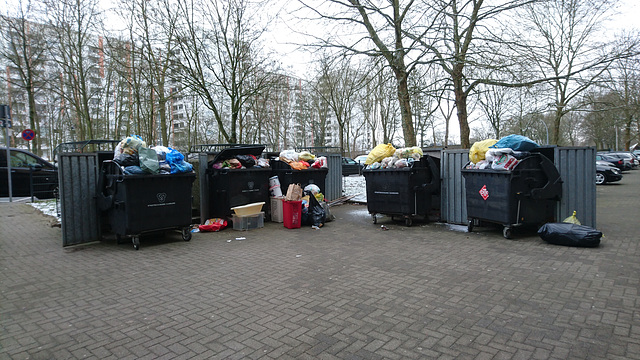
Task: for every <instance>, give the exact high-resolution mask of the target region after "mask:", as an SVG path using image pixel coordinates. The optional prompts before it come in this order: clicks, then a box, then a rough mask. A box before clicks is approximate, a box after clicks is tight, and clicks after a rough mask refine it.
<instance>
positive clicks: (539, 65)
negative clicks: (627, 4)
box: [521, 0, 637, 144]
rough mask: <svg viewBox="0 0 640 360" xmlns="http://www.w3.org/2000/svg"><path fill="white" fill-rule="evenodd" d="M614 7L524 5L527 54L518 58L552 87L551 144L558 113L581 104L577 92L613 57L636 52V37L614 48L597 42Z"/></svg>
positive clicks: (604, 0)
mask: <svg viewBox="0 0 640 360" xmlns="http://www.w3.org/2000/svg"><path fill="white" fill-rule="evenodd" d="M614 5H615V1H610V0H593V1H586V0H550V1H545V2H539V3H535V4H529V5H527V7H526V8H525V9H526V11H525V12H523V16H522V18H521V20H522V22H523V25H524V27H523V34H526V35H527V37H526V39H527V40H526V42H527V47H526V49H527V52H526V53H522V54H521V57H522V60H523V62H525V63H526V64H529V66H530V67H531V68H532V69H535V71H537V73H538V74H540V75H538V76H537V77H538V78H545V79H547V80H546V81H545V82H546V83H547V84H548V86H549V88H550V89H551V90H552V91H551V92H549V93H550V94H552V95H553V96H552V97H551V98H550V101H549V103H550V104H552V107H553V111H554V120H553V124H552V139H551V142H552V143H553V144H560V143H561V140H562V138H561V134H562V131H561V124H562V119H563V117H564V116H565V115H567V114H569V113H570V112H572V111H576V110H579V109H581V108H583V107H584V105H585V104H583V103H582V101H581V99H582V97H581V95H582V94H584V93H585V91H587V90H588V89H589V88H591V87H592V86H594V85H597V84H598V83H599V81H601V80H602V76H603V74H604V72H605V71H606V70H607V69H608V68H609V67H610V66H611V64H612V63H613V62H614V61H615V60H616V59H621V58H626V57H628V56H630V55H632V54H633V53H634V52H635V50H634V48H635V47H636V46H637V40H635V41H632V42H626V43H624V44H622V45H621V46H617V47H615V46H609V44H607V43H603V42H600V41H597V39H599V36H600V30H601V24H602V21H603V20H605V18H606V16H607V15H608V14H609V10H610V9H611V7H612V6H614ZM534 76H535V75H534Z"/></svg>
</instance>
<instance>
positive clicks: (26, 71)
mask: <svg viewBox="0 0 640 360" xmlns="http://www.w3.org/2000/svg"><path fill="white" fill-rule="evenodd" d="M15 10H16V14H14V16H9V14H7V16H2V17H1V21H2V24H3V28H2V29H1V30H0V33H1V35H0V36H2V40H3V41H4V46H3V47H2V52H1V53H0V57H1V58H3V59H4V60H6V61H7V63H8V64H9V66H8V68H7V75H8V76H7V79H6V80H7V83H8V84H9V86H11V87H12V88H15V89H17V91H21V92H24V93H25V94H26V97H27V107H28V109H29V110H28V111H29V112H28V122H29V127H30V128H31V129H33V130H34V131H35V132H36V133H37V134H38V136H36V137H34V138H33V140H31V141H30V150H31V151H32V152H34V153H36V154H42V151H41V144H40V141H41V139H40V138H41V136H42V132H41V131H40V130H41V128H40V126H41V124H40V116H39V114H38V111H37V106H36V97H37V95H38V93H41V92H42V91H43V89H44V87H45V85H46V75H45V71H44V70H45V65H46V59H47V52H48V49H47V39H46V33H45V31H46V29H45V27H44V26H43V25H42V24H38V23H37V22H34V20H35V18H36V16H35V15H36V14H35V13H36V11H37V10H36V9H34V7H33V4H32V3H31V2H28V3H26V4H24V3H23V2H22V1H21V0H20V1H18V4H17V6H16V8H15ZM14 72H15V73H16V74H17V77H13V76H11V75H13V73H14ZM9 96H11V93H9ZM14 117H16V116H15V113H14Z"/></svg>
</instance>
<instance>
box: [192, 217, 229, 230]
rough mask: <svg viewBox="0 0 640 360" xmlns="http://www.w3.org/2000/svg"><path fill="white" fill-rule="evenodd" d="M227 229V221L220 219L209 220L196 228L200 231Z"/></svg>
mask: <svg viewBox="0 0 640 360" xmlns="http://www.w3.org/2000/svg"><path fill="white" fill-rule="evenodd" d="M226 227H227V220H224V219H220V218H213V219H209V220H207V221H205V222H204V224H203V225H200V226H198V229H199V230H200V231H220V230H222V229H224V228H226Z"/></svg>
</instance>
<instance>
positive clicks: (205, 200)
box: [194, 153, 210, 224]
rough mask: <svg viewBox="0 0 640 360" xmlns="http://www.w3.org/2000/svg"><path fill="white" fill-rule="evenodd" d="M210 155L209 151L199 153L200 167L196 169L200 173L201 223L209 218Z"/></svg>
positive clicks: (199, 201)
mask: <svg viewBox="0 0 640 360" xmlns="http://www.w3.org/2000/svg"><path fill="white" fill-rule="evenodd" d="M209 157H210V156H209V155H208V154H207V153H199V154H198V169H194V170H196V171H197V173H198V174H197V175H198V180H197V181H198V186H199V189H200V192H199V193H200V199H199V200H198V203H199V204H200V223H201V224H202V223H204V221H206V220H207V219H209V181H208V178H207V164H208V162H209V160H210V159H209Z"/></svg>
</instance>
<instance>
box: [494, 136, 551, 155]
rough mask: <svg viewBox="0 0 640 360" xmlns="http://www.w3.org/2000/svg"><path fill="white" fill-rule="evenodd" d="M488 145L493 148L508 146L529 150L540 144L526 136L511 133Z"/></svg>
mask: <svg viewBox="0 0 640 360" xmlns="http://www.w3.org/2000/svg"><path fill="white" fill-rule="evenodd" d="M489 147H490V148H493V149H502V148H510V149H513V150H515V151H531V150H533V149H535V148H537V147H540V146H539V145H538V144H536V142H535V141H533V140H531V139H529V138H528V137H526V136H522V135H515V134H512V135H507V136H505V137H503V138H502V139H500V140H498V142H497V143H495V144H493V145H491V146H489Z"/></svg>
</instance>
